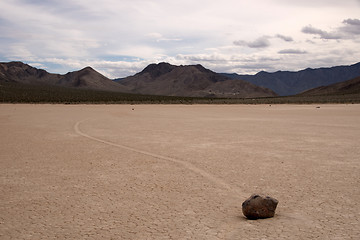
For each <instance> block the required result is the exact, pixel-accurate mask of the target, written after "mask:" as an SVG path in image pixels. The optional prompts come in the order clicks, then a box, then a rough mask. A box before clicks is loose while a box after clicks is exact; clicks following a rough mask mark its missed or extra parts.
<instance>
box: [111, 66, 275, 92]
mask: <svg viewBox="0 0 360 240" xmlns="http://www.w3.org/2000/svg"><path fill="white" fill-rule="evenodd" d="M118 82H119V83H120V84H122V85H124V86H126V87H128V88H129V89H130V90H131V92H134V93H141V94H151V95H166V96H188V97H231V98H244V97H270V96H276V94H275V93H274V92H273V91H271V90H269V89H265V88H263V87H258V86H255V85H253V84H250V83H247V82H245V81H242V80H232V79H230V78H228V77H226V76H223V75H221V74H218V73H215V72H213V71H211V70H209V69H206V68H204V67H203V66H201V65H189V66H174V65H171V64H169V63H159V64H150V65H149V66H147V67H146V68H145V69H144V70H143V71H141V72H140V73H138V74H136V75H134V76H130V77H127V78H124V79H121V80H119V81H118Z"/></svg>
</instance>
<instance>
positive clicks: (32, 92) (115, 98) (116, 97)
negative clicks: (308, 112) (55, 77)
mask: <svg viewBox="0 0 360 240" xmlns="http://www.w3.org/2000/svg"><path fill="white" fill-rule="evenodd" d="M0 102H2V103H62V104H66V103H68V104H79V103H89V104H90V103H92V104H102V103H106V104H139V103H141V104H315V103H360V94H345V95H322V96H289V97H270V98H242V99H228V98H194V97H169V96H154V95H140V94H128V93H118V92H107V91H95V90H86V89H75V88H65V87H56V86H47V85H28V84H20V83H14V82H1V83H0Z"/></svg>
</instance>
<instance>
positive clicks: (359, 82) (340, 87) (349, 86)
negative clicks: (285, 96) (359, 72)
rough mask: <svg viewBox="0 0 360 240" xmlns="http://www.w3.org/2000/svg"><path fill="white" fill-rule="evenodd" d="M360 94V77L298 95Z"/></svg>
mask: <svg viewBox="0 0 360 240" xmlns="http://www.w3.org/2000/svg"><path fill="white" fill-rule="evenodd" d="M345 94H360V77H357V78H354V79H351V80H347V81H344V82H340V83H335V84H331V85H329V86H321V87H317V88H313V89H310V90H307V91H305V92H302V93H300V94H298V95H299V96H320V95H345Z"/></svg>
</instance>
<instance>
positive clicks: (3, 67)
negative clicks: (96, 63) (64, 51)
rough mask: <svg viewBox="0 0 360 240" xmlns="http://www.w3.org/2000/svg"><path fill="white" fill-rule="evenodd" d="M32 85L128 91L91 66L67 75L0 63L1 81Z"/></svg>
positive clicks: (24, 65) (27, 66)
mask: <svg viewBox="0 0 360 240" xmlns="http://www.w3.org/2000/svg"><path fill="white" fill-rule="evenodd" d="M1 81H5V82H13V83H20V84H31V85H51V86H59V87H68V88H82V89H93V90H102V91H114V92H128V89H127V88H126V87H125V86H122V85H120V84H117V83H115V82H113V81H112V80H110V79H109V78H107V77H105V76H103V75H101V74H100V73H98V72H97V71H95V70H94V69H92V68H91V67H86V68H84V69H82V70H79V71H74V72H69V73H67V74H65V75H61V74H53V73H48V72H47V71H45V70H42V69H37V68H34V67H32V66H30V65H28V64H24V63H22V62H9V63H0V82H1Z"/></svg>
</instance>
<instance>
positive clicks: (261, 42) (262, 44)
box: [234, 36, 270, 48]
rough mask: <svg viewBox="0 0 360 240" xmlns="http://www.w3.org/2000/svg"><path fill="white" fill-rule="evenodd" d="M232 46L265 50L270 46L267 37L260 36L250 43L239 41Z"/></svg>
mask: <svg viewBox="0 0 360 240" xmlns="http://www.w3.org/2000/svg"><path fill="white" fill-rule="evenodd" d="M234 44H235V45H237V46H247V47H249V48H266V47H269V46H270V41H269V37H267V36H262V37H259V38H258V39H256V40H255V41H252V42H248V41H243V40H239V41H234Z"/></svg>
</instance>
